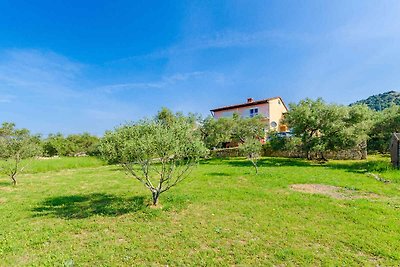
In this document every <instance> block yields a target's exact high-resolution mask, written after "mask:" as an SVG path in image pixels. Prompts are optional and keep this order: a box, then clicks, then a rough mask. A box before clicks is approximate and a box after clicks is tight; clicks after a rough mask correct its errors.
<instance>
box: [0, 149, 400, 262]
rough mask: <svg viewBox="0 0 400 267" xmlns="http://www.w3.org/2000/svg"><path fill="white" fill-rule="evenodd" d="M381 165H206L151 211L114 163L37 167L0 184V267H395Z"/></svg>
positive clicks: (390, 173)
mask: <svg viewBox="0 0 400 267" xmlns="http://www.w3.org/2000/svg"><path fill="white" fill-rule="evenodd" d="M79 162H81V163H79ZM83 162H85V163H83ZM388 162H389V158H386V157H371V158H370V159H369V160H368V161H331V162H329V163H328V164H318V163H312V162H308V161H304V160H297V159H283V158H264V159H262V161H261V162H260V174H259V175H257V176H256V175H254V170H253V169H252V167H251V165H250V164H249V163H248V162H247V161H245V160H243V159H226V160H222V159H214V160H207V161H204V162H202V163H201V164H200V166H199V167H198V168H197V169H196V170H194V172H192V174H191V176H190V178H188V179H187V180H185V181H184V182H183V183H182V184H180V185H178V186H177V187H175V188H173V189H171V191H169V192H167V193H165V194H164V195H162V196H161V199H160V204H161V205H162V209H154V208H150V207H148V206H147V204H148V203H149V201H150V194H149V193H148V192H147V191H146V189H145V188H144V187H143V186H142V185H140V184H139V182H137V181H135V180H133V179H132V178H130V177H128V176H126V175H125V173H124V172H123V171H122V170H121V169H119V168H118V167H117V166H104V163H103V162H101V161H98V160H95V159H90V158H78V159H54V160H47V161H40V162H39V161H38V162H35V163H34V164H33V165H32V167H31V168H30V169H29V170H28V171H29V173H26V174H23V175H21V176H20V179H19V185H18V186H17V187H15V188H14V187H12V186H11V185H10V181H9V180H8V179H7V178H5V177H2V178H0V215H1V220H0V265H1V266H24V265H29V266H72V265H75V266H121V265H122V266H124V265H125V266H133V265H143V266H145V265H172V266H176V265H194V266H198V265H279V264H284V265H372V266H376V265H399V264H400V250H399V247H400V191H399V190H400V171H397V170H396V171H395V170H390V169H389V168H388V167H387V166H388ZM369 173H375V174H379V176H380V177H382V178H384V179H387V180H390V182H388V183H384V182H381V181H377V180H376V179H375V178H374V177H372V176H371V175H369ZM292 184H324V185H333V186H339V187H341V188H343V190H346V192H350V193H351V195H350V196H343V197H338V198H336V197H332V196H327V195H324V194H312V193H304V192H298V191H295V190H293V189H291V185H292ZM358 196H359V197H358Z"/></svg>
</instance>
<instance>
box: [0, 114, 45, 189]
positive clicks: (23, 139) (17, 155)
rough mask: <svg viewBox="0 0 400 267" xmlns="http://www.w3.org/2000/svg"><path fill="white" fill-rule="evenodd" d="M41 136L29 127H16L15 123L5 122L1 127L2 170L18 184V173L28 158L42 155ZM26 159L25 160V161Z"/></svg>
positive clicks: (23, 167) (0, 155) (0, 163)
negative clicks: (31, 131) (31, 133)
mask: <svg viewBox="0 0 400 267" xmlns="http://www.w3.org/2000/svg"><path fill="white" fill-rule="evenodd" d="M40 153H41V146H40V138H39V137H38V136H32V135H30V133H29V130H27V129H15V124H14V123H8V122H5V123H3V124H2V127H1V128H0V160H1V161H0V172H1V173H3V174H5V175H8V176H9V177H10V179H11V181H12V183H13V185H17V174H18V173H20V172H22V171H23V170H24V169H25V167H26V166H27V165H28V163H29V161H26V159H29V158H33V157H34V156H37V155H40ZM23 160H25V161H23Z"/></svg>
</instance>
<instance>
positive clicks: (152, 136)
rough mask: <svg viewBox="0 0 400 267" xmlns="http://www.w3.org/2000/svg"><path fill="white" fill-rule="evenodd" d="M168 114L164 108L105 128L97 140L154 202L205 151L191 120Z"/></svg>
mask: <svg viewBox="0 0 400 267" xmlns="http://www.w3.org/2000/svg"><path fill="white" fill-rule="evenodd" d="M167 113H168V114H167ZM171 114H172V113H170V112H169V111H167V110H165V109H164V110H163V111H162V112H160V113H159V114H158V116H157V117H156V118H154V119H152V120H142V121H139V122H137V123H134V124H127V125H123V126H121V127H119V128H116V129H115V130H114V131H109V132H107V133H106V134H105V136H104V138H103V139H102V141H101V144H100V151H101V153H102V155H103V156H104V158H105V159H107V160H108V161H109V162H110V163H119V164H121V165H122V166H123V167H124V169H125V170H126V171H127V172H128V173H129V174H131V175H132V176H133V177H134V178H135V179H137V180H138V181H140V182H141V183H142V184H143V185H144V186H145V187H146V188H148V189H149V190H150V191H151V194H152V200H153V205H157V204H158V199H159V196H160V195H161V194H162V193H164V192H166V191H168V190H169V189H170V188H171V187H173V186H175V185H177V184H178V183H179V182H181V181H182V180H184V179H185V178H186V177H187V176H188V173H189V172H190V171H191V169H192V167H193V166H195V165H196V164H197V162H198V160H199V159H200V158H201V157H202V156H204V155H206V153H207V149H206V148H205V146H204V144H203V142H202V141H201V138H200V135H199V133H198V131H196V129H195V123H194V121H193V120H192V119H191V118H189V117H185V116H183V115H179V114H172V116H171ZM166 115H168V116H166Z"/></svg>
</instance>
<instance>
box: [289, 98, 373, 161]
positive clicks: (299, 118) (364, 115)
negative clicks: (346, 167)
mask: <svg viewBox="0 0 400 267" xmlns="http://www.w3.org/2000/svg"><path fill="white" fill-rule="evenodd" d="M371 117H372V111H371V110H369V109H368V107H367V106H365V105H357V106H352V107H346V106H341V105H335V104H327V103H325V101H323V100H322V99H321V98H319V99H317V100H312V99H309V98H307V99H305V100H301V101H300V102H299V103H298V104H290V111H289V112H288V113H287V114H286V115H285V123H286V124H288V125H289V127H290V128H291V129H292V130H293V133H294V135H295V136H296V137H298V138H301V149H302V150H303V151H304V152H305V153H306V155H307V158H309V159H310V158H311V152H316V153H319V154H320V157H321V159H323V160H326V159H325V156H324V153H325V152H326V151H338V150H342V149H349V148H353V147H356V146H362V144H364V143H365V142H366V140H367V139H368V135H367V134H368V132H369V129H370V128H371V122H372V120H371Z"/></svg>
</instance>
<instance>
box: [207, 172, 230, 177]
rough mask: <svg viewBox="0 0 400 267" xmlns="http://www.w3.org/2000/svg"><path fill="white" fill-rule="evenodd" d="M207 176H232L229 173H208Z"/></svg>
mask: <svg viewBox="0 0 400 267" xmlns="http://www.w3.org/2000/svg"><path fill="white" fill-rule="evenodd" d="M207 175H210V176H231V175H230V174H229V173H226V172H208V173H207Z"/></svg>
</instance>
